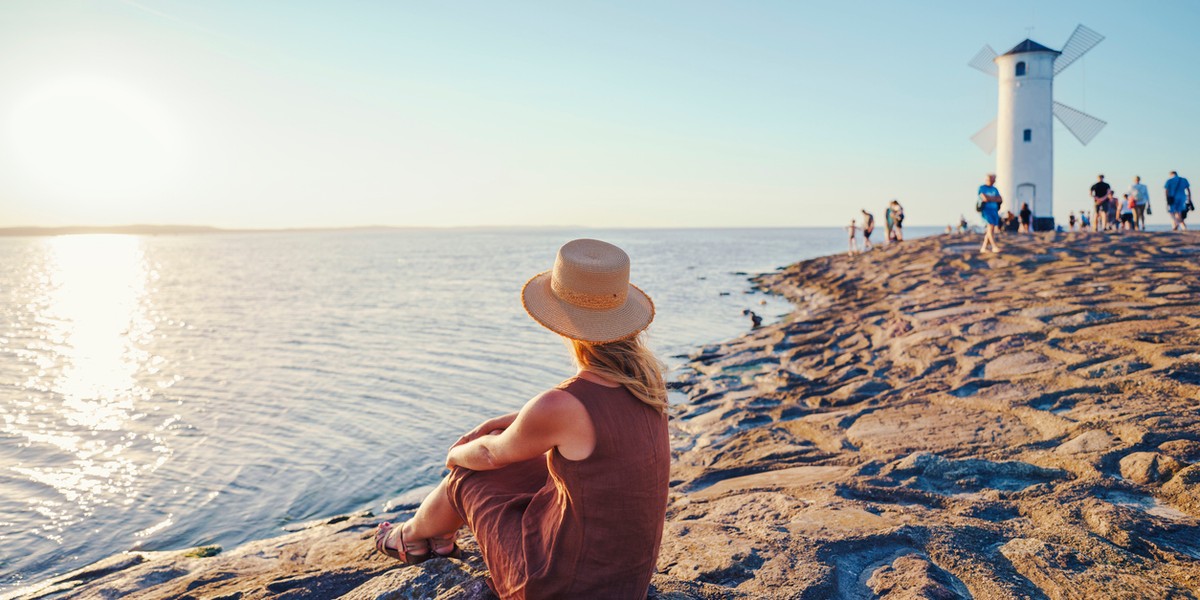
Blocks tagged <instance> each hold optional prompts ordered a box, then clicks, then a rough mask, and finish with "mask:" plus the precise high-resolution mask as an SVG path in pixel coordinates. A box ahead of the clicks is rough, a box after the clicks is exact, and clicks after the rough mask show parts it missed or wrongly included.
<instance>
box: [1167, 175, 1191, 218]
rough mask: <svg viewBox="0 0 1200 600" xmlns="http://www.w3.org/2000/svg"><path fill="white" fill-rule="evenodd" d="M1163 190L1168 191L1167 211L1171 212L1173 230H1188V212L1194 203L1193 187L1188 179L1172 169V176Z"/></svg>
mask: <svg viewBox="0 0 1200 600" xmlns="http://www.w3.org/2000/svg"><path fill="white" fill-rule="evenodd" d="M1163 190H1164V191H1166V193H1167V212H1169V213H1171V231H1179V230H1180V229H1182V230H1184V231H1187V223H1185V222H1184V221H1185V220H1186V219H1187V213H1188V211H1189V210H1194V209H1193V208H1191V205H1192V187H1191V185H1190V184H1188V180H1187V179H1184V178H1183V177H1180V176H1179V173H1178V172H1176V171H1171V178H1170V179H1168V180H1167V183H1166V185H1164V186H1163Z"/></svg>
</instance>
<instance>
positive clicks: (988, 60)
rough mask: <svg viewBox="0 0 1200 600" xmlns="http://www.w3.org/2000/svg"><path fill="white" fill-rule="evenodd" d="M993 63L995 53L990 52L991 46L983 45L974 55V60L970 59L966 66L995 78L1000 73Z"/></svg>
mask: <svg viewBox="0 0 1200 600" xmlns="http://www.w3.org/2000/svg"><path fill="white" fill-rule="evenodd" d="M995 61H996V51H995V50H992V47H991V46H989V45H987V44H984V45H983V48H982V49H981V50H980V51H979V53H978V54H976V55H975V58H972V59H971V62H969V63H967V66H969V67H972V68H975V69H979V70H980V71H983V72H984V73H987V74H988V75H991V76H992V77H995V76H996V75H997V74H999V73H1000V71H999V69H997V68H996V62H995Z"/></svg>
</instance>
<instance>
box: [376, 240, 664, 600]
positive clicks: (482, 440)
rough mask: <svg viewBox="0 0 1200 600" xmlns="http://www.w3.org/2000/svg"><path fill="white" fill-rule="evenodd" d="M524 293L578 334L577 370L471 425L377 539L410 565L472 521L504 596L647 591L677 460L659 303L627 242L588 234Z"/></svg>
mask: <svg viewBox="0 0 1200 600" xmlns="http://www.w3.org/2000/svg"><path fill="white" fill-rule="evenodd" d="M521 302H522V304H523V305H524V307H525V311H526V312H528V313H529V316H530V317H532V318H533V320H534V321H536V322H537V323H538V324H540V325H542V326H543V327H545V328H547V329H549V330H550V331H553V332H554V333H557V334H558V335H560V336H562V337H563V338H564V339H565V341H566V342H567V344H568V346H569V347H570V351H571V354H572V356H573V358H574V360H575V364H576V366H577V367H578V369H577V371H576V373H575V375H574V376H573V377H571V378H569V379H567V380H566V381H563V382H562V383H561V384H559V385H558V386H556V387H554V388H551V389H549V390H547V391H545V392H542V393H541V394H538V395H537V396H535V397H534V398H533V399H532V400H530V401H528V402H527V403H526V404H525V406H524V407H523V408H521V410H520V411H518V412H515V413H512V414H508V415H504V416H500V417H496V418H493V419H488V420H486V421H484V422H483V423H480V424H479V425H478V426H477V427H475V429H472V430H471V431H469V432H467V433H466V434H464V435H463V436H462V437H460V438H459V439H458V441H457V442H455V443H454V445H453V446H452V447H451V448H450V452H449V454H448V455H447V456H446V466H447V467H448V468H449V469H450V474H449V475H447V476H446V478H445V479H443V480H442V481H441V482H440V483H439V484H438V485H437V487H436V488H434V490H433V491H432V492H430V494H429V495H428V496H427V497H426V498H425V500H424V501H423V502H422V503H421V506H420V508H418V509H417V512H416V514H415V515H414V516H413V517H412V518H411V519H409V520H408V521H406V522H404V523H403V524H397V525H393V524H391V523H387V522H384V523H381V524H380V525H379V529H378V531H377V532H376V534H375V549H376V550H377V551H379V552H380V553H382V554H386V555H387V556H390V557H392V558H396V559H399V560H401V561H403V562H405V563H407V564H413V563H419V562H422V561H425V560H428V559H430V558H435V557H441V556H455V555H456V554H458V553H459V551H458V546H457V544H456V543H455V536H456V533H457V532H458V529H459V528H460V527H461V526H462V525H464V524H466V525H467V526H468V527H470V528H471V531H472V532H473V533H474V534H475V539H476V540H477V541H478V542H479V549H480V553H481V554H482V555H483V562H484V563H485V564H486V565H487V568H488V571H489V573H490V576H491V577H490V579H491V581H490V582H489V584H490V587H492V589H493V591H495V593H496V594H497V595H499V596H500V597H501V598H505V599H511V598H521V599H525V600H531V599H534V598H628V599H631V600H632V599H642V598H645V597H646V592H647V590H648V589H649V587H650V578H651V576H653V575H654V573H655V567H656V563H657V560H658V551H659V544H660V542H661V541H662V532H663V523H664V521H665V519H666V509H667V496H668V492H669V489H668V486H669V483H670V470H671V443H670V435H669V433H668V430H667V388H666V385H665V383H664V378H663V370H664V366H663V364H662V362H661V361H659V359H658V358H657V357H655V356H654V354H653V353H652V352H651V351H650V349H649V348H648V347H647V346H646V345H645V343H644V342H643V340H642V337H641V335H640V334H641V332H642V331H643V330H644V329H646V327H647V326H649V325H650V321H651V320H653V318H654V303H653V302H651V300H650V298H649V297H648V296H646V294H645V293H643V292H642V291H641V290H640V289H638V288H637V287H635V286H633V285H632V284H630V282H629V257H628V255H626V254H625V252H624V251H622V250H621V249H620V248H618V247H616V246H614V245H612V244H608V243H605V242H601V241H599V240H587V239H583V240H573V241H571V242H567V243H566V244H565V245H564V246H563V247H562V248H560V249H559V251H558V257H557V260H555V262H554V267H553V269H551V270H549V271H545V272H543V273H539V274H537V275H535V276H533V278H531V279H530V280H529V281H528V282H526V283H525V287H524V288H523V289H522V290H521ZM476 317H477V318H481V317H482V315H476ZM374 425H375V426H376V427H388V424H386V423H382V422H376V423H375V424H374ZM398 439H400V441H401V443H403V436H401V437H400V438H398ZM403 449H404V447H403V446H401V447H398V448H396V450H398V451H399V450H403ZM408 450H410V451H413V449H412V448H408Z"/></svg>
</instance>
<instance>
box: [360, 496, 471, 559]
mask: <svg viewBox="0 0 1200 600" xmlns="http://www.w3.org/2000/svg"><path fill="white" fill-rule="evenodd" d="M462 526H463V522H462V520H461V519H459V517H458V513H457V512H455V510H454V508H453V507H451V506H450V500H449V498H447V497H446V480H445V479H442V481H441V482H440V483H438V485H437V487H436V488H434V490H433V491H432V492H430V493H429V495H428V496H426V497H425V499H424V500H423V501H421V506H420V507H419V508H418V509H417V514H415V515H413V518H411V519H409V520H408V521H406V522H405V523H404V524H403V525H401V526H399V527H397V526H395V525H392V524H391V523H387V522H384V523H381V524H380V525H379V531H378V532H377V533H376V536H375V543H376V546H378V545H380V544H381V543H382V545H383V546H384V547H386V548H397V549H399V547H400V545H401V540H403V544H404V551H405V552H406V553H407V555H408V556H409V557H416V559H415V562H420V561H421V560H423V558H421V557H423V556H426V555H428V554H429V552H430V550H432V551H433V552H435V553H437V554H440V555H442V556H447V555H452V551H453V549H454V547H455V545H454V534H455V533H456V532H457V531H458V529H459V528H460V527H462ZM406 562H412V561H406Z"/></svg>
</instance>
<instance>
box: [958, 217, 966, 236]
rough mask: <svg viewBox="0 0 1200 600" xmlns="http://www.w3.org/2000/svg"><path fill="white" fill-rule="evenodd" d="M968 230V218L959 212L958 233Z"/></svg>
mask: <svg viewBox="0 0 1200 600" xmlns="http://www.w3.org/2000/svg"><path fill="white" fill-rule="evenodd" d="M966 232H967V218H966V217H964V216H963V215H962V214H959V215H958V233H960V234H963V233H966Z"/></svg>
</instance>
